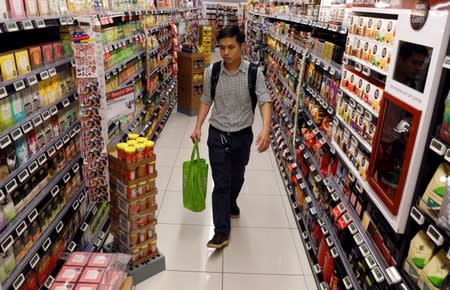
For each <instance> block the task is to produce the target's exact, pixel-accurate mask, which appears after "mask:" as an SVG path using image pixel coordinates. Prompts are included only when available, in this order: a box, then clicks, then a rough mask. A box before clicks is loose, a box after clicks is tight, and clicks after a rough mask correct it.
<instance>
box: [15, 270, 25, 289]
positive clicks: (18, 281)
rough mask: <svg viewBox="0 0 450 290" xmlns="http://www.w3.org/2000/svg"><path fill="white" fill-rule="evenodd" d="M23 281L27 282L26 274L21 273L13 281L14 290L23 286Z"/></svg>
mask: <svg viewBox="0 0 450 290" xmlns="http://www.w3.org/2000/svg"><path fill="white" fill-rule="evenodd" d="M23 282H25V276H24V275H23V273H20V275H19V276H18V277H17V278H16V280H14V283H13V288H14V290H18V289H20V287H22V285H23Z"/></svg>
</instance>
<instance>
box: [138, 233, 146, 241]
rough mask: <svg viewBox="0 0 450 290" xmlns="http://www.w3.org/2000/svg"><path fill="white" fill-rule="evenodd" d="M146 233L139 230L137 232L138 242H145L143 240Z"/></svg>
mask: <svg viewBox="0 0 450 290" xmlns="http://www.w3.org/2000/svg"><path fill="white" fill-rule="evenodd" d="M146 236H147V233H146V232H140V233H139V234H138V242H139V243H143V242H145V240H146V239H147V237H146Z"/></svg>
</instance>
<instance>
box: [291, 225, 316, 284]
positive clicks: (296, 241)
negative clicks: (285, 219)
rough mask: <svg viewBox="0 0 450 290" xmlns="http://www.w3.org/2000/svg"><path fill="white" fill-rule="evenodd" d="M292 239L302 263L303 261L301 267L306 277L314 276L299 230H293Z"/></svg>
mask: <svg viewBox="0 0 450 290" xmlns="http://www.w3.org/2000/svg"><path fill="white" fill-rule="evenodd" d="M292 237H293V238H294V244H295V248H296V250H297V255H298V258H299V259H300V261H303V262H302V263H301V267H302V270H303V273H304V274H305V275H312V274H313V273H312V271H311V266H310V264H309V260H308V256H307V254H306V252H305V248H304V246H303V242H302V240H301V237H300V232H299V230H298V229H292Z"/></svg>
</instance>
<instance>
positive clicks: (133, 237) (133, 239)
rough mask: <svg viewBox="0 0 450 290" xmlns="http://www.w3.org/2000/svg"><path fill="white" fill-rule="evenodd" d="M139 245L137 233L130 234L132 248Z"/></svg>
mask: <svg viewBox="0 0 450 290" xmlns="http://www.w3.org/2000/svg"><path fill="white" fill-rule="evenodd" d="M137 244H138V235H137V234H135V233H131V234H130V246H131V247H134V246H136V245H137Z"/></svg>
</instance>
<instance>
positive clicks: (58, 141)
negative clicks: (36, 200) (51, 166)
mask: <svg viewBox="0 0 450 290" xmlns="http://www.w3.org/2000/svg"><path fill="white" fill-rule="evenodd" d="M80 130H81V127H80V121H76V122H75V123H73V124H72V126H70V127H69V128H68V129H67V130H66V131H64V132H63V133H61V134H60V135H59V136H58V137H57V138H53V141H52V142H50V143H48V144H46V145H45V146H44V148H41V150H39V152H38V153H37V154H35V155H34V156H33V157H31V158H30V159H28V161H27V162H25V163H24V164H22V166H20V167H19V168H17V169H15V170H14V171H13V172H12V173H10V174H9V175H8V177H7V178H5V179H3V180H2V181H0V188H4V189H5V191H6V192H7V193H10V192H12V191H13V190H15V189H16V187H17V186H18V184H19V183H20V180H19V183H18V182H17V181H18V180H15V179H16V177H17V176H18V175H19V174H21V173H22V172H24V173H23V174H25V171H26V172H29V173H30V174H33V173H34V172H35V171H36V170H37V168H38V165H37V163H38V162H39V164H40V165H41V164H43V163H45V162H46V161H47V155H51V156H53V155H54V154H55V153H56V152H57V150H60V149H61V148H62V146H63V145H64V144H66V143H67V142H69V141H70V140H71V139H72V138H73V137H74V136H75V135H76V134H77V133H78V132H80ZM55 146H56V147H55ZM57 147H59V148H58V149H56V148H57Z"/></svg>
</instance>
